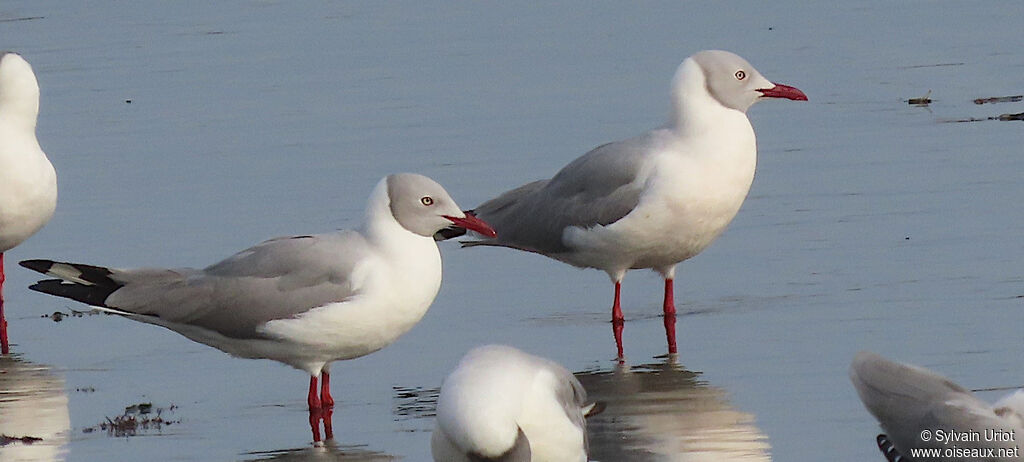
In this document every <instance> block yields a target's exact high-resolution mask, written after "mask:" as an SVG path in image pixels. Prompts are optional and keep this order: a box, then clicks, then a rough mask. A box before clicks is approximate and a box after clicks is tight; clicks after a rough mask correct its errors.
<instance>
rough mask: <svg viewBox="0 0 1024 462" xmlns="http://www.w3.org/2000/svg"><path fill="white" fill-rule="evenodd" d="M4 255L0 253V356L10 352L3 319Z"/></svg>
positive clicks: (5, 319) (5, 321) (5, 324)
mask: <svg viewBox="0 0 1024 462" xmlns="http://www.w3.org/2000/svg"><path fill="white" fill-rule="evenodd" d="M4 279H5V276H4V253H3V252H0V354H8V353H10V352H11V345H10V344H9V343H8V340H7V318H5V317H4Z"/></svg>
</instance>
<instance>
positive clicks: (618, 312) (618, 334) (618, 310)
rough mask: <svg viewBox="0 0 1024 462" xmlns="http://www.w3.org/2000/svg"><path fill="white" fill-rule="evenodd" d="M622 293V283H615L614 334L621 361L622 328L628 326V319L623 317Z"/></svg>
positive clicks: (613, 306) (613, 305)
mask: <svg viewBox="0 0 1024 462" xmlns="http://www.w3.org/2000/svg"><path fill="white" fill-rule="evenodd" d="M621 292H622V283H621V282H619V281H616V282H615V302H613V303H612V333H613V334H615V347H616V348H617V349H618V350H619V359H622V358H623V355H622V328H623V327H624V326H625V324H626V318H624V317H623V316H622V306H621V305H620V304H619V294H620V293H621Z"/></svg>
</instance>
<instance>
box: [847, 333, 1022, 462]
mask: <svg viewBox="0 0 1024 462" xmlns="http://www.w3.org/2000/svg"><path fill="white" fill-rule="evenodd" d="M850 381H852V382H853V386H854V388H856V389H857V394H858V395H860V400H861V401H862V402H863V403H864V407H866V408H867V409H868V411H869V412H870V413H871V415H873V416H875V418H876V419H878V423H879V424H880V425H881V426H882V429H883V430H885V432H886V435H879V437H878V444H879V447H880V448H882V450H883V452H884V453H885V455H886V458H888V459H889V460H898V459H897V457H898V456H900V455H902V456H903V457H904V458H905V459H904V460H915V459H914V458H915V456H917V457H918V458H922V459H927V460H942V461H952V460H992V461H996V460H1007V461H1008V460H1020V457H1021V454H1020V452H1019V451H1020V449H1019V447H1018V446H1019V445H1020V442H1019V439H1017V438H1020V435H1022V434H1024V390H1017V391H1016V392H1014V393H1012V394H1010V395H1009V396H1006V397H1004V398H1003V399H1001V400H999V401H997V402H996V403H995V404H989V403H986V402H984V401H982V400H980V399H978V398H977V397H975V396H974V395H973V394H972V393H971V392H970V391H968V390H966V389H964V388H963V387H961V386H959V385H957V384H955V383H953V382H952V381H950V380H949V379H947V378H945V377H943V376H941V375H938V374H936V373H934V372H932V371H930V370H928V369H924V368H921V367H917V366H912V365H909V364H903V363H898V362H895V361H890V360H888V359H886V358H883V357H882V356H879V355H877V354H875V353H871V352H866V351H862V352H860V353H857V356H855V357H854V358H853V363H852V364H851V365H850ZM975 432H976V433H975ZM986 432H988V433H986ZM975 436H976V437H977V438H975ZM952 446H959V447H960V448H961V449H963V450H971V451H973V450H977V451H978V452H976V453H974V455H975V456H973V457H972V456H971V455H970V454H969V453H966V452H962V453H960V454H959V455H957V454H953V453H952V452H949V453H946V450H947V449H950V448H951V447H952ZM1014 448H1016V449H1014ZM921 450H925V451H929V450H937V452H919V451H921ZM907 457H909V459H906V458H907Z"/></svg>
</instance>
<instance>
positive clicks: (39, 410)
mask: <svg viewBox="0 0 1024 462" xmlns="http://www.w3.org/2000/svg"><path fill="white" fill-rule="evenodd" d="M70 431H71V417H70V415H69V413H68V395H67V393H65V391H64V378H63V377H61V376H60V375H59V374H57V373H56V372H54V371H52V370H51V369H50V367H49V366H45V365H41V364H35V363H32V362H29V361H27V360H25V359H24V358H23V357H22V356H21V355H19V354H16V353H15V354H9V355H3V356H0V460H40V461H43V460H63V459H64V455H65V454H66V453H67V448H66V445H67V443H68V437H69V434H70Z"/></svg>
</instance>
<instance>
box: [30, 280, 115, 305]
mask: <svg viewBox="0 0 1024 462" xmlns="http://www.w3.org/2000/svg"><path fill="white" fill-rule="evenodd" d="M28 288H29V289H31V290H34V291H36V292H42V293H44V294H47V295H55V296H57V297H63V298H70V299H72V300H77V301H79V302H82V303H85V304H86V305H92V306H102V307H105V308H110V307H108V306H107V305H106V300H107V297H109V296H110V294H112V293H113V292H114V291H115V290H117V289H119V288H120V287H114V288H110V287H98V286H86V285H82V284H76V283H73V282H67V281H64V280H62V279H44V280H42V281H39V282H37V283H35V284H32V285H30V286H28Z"/></svg>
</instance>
